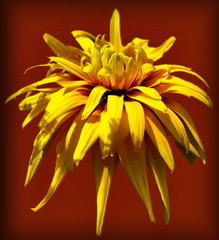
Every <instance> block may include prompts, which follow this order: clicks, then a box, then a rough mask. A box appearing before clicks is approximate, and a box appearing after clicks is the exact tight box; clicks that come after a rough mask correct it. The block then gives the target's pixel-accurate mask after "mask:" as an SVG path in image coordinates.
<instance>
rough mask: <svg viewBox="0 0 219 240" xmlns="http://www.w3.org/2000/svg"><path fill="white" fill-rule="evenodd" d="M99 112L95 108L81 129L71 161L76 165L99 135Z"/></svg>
mask: <svg viewBox="0 0 219 240" xmlns="http://www.w3.org/2000/svg"><path fill="white" fill-rule="evenodd" d="M100 113H101V111H100V110H96V111H95V112H94V113H92V114H91V115H90V116H89V117H88V118H87V120H86V122H85V123H84V125H83V128H82V129H81V132H80V137H79V138H78V141H77V146H76V148H75V151H74V154H73V161H74V163H75V164H76V165H78V164H79V162H80V161H81V160H82V159H83V158H84V156H85V154H86V153H87V151H88V150H89V149H90V148H91V147H92V146H93V144H94V143H95V142H96V141H97V139H98V137H99V125H100ZM73 137H76V136H73Z"/></svg>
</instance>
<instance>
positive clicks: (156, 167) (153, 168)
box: [146, 141, 170, 223]
mask: <svg viewBox="0 0 219 240" xmlns="http://www.w3.org/2000/svg"><path fill="white" fill-rule="evenodd" d="M146 155H147V163H148V166H149V169H150V172H151V173H152V176H153V178H154V180H155V182H156V184H157V187H158V189H159V192H160V196H161V199H162V202H163V205H164V209H165V214H164V216H165V222H166V223H168V222H169V216H170V203H169V196H168V189H167V179H166V166H165V164H164V162H163V159H162V158H161V157H160V155H159V154H158V153H157V152H156V150H155V149H154V146H152V144H150V143H149V142H148V141H147V145H146Z"/></svg>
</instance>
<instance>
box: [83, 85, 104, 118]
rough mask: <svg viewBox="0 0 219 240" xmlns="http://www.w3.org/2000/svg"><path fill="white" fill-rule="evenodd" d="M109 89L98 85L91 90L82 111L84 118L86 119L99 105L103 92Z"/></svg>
mask: <svg viewBox="0 0 219 240" xmlns="http://www.w3.org/2000/svg"><path fill="white" fill-rule="evenodd" d="M107 90H108V89H107V88H105V87H104V86H102V85H97V86H95V87H94V88H93V89H92V90H91V92H90V94H89V97H88V99H87V102H86V105H85V108H84V111H83V113H82V119H86V118H87V117H88V116H89V115H90V114H91V113H92V112H93V111H94V110H95V109H96V108H97V107H98V105H99V104H100V101H101V98H102V96H103V94H104V93H105V92H106V91H107Z"/></svg>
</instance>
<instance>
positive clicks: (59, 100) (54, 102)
mask: <svg viewBox="0 0 219 240" xmlns="http://www.w3.org/2000/svg"><path fill="white" fill-rule="evenodd" d="M86 101H87V96H84V95H82V94H81V93H80V92H79V91H70V92H68V93H65V88H62V89H61V90H60V91H58V92H57V94H56V95H53V97H52V98H51V100H50V102H49V104H48V105H47V107H46V109H45V113H44V115H43V117H42V118H41V120H40V122H39V127H40V128H42V127H44V126H45V125H46V124H49V123H50V122H52V121H53V120H54V119H56V118H57V117H58V116H60V115H62V114H64V113H66V112H68V111H74V112H76V111H77V107H78V106H81V105H84V104H85V103H86Z"/></svg>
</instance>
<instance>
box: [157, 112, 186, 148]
mask: <svg viewBox="0 0 219 240" xmlns="http://www.w3.org/2000/svg"><path fill="white" fill-rule="evenodd" d="M154 112H155V113H156V115H157V116H158V118H159V119H160V121H161V122H162V123H163V124H164V126H165V127H166V128H167V130H168V131H169V132H170V133H171V134H172V135H173V137H174V138H175V140H176V141H177V142H178V143H180V144H181V145H183V146H184V147H185V149H186V151H188V150H189V139H188V136H187V133H186V130H185V127H184V125H183V123H182V122H181V120H180V119H179V118H178V117H177V115H176V114H175V113H174V112H173V111H172V110H171V109H170V108H167V111H166V112H165V113H162V112H161V111H157V110H154Z"/></svg>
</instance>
